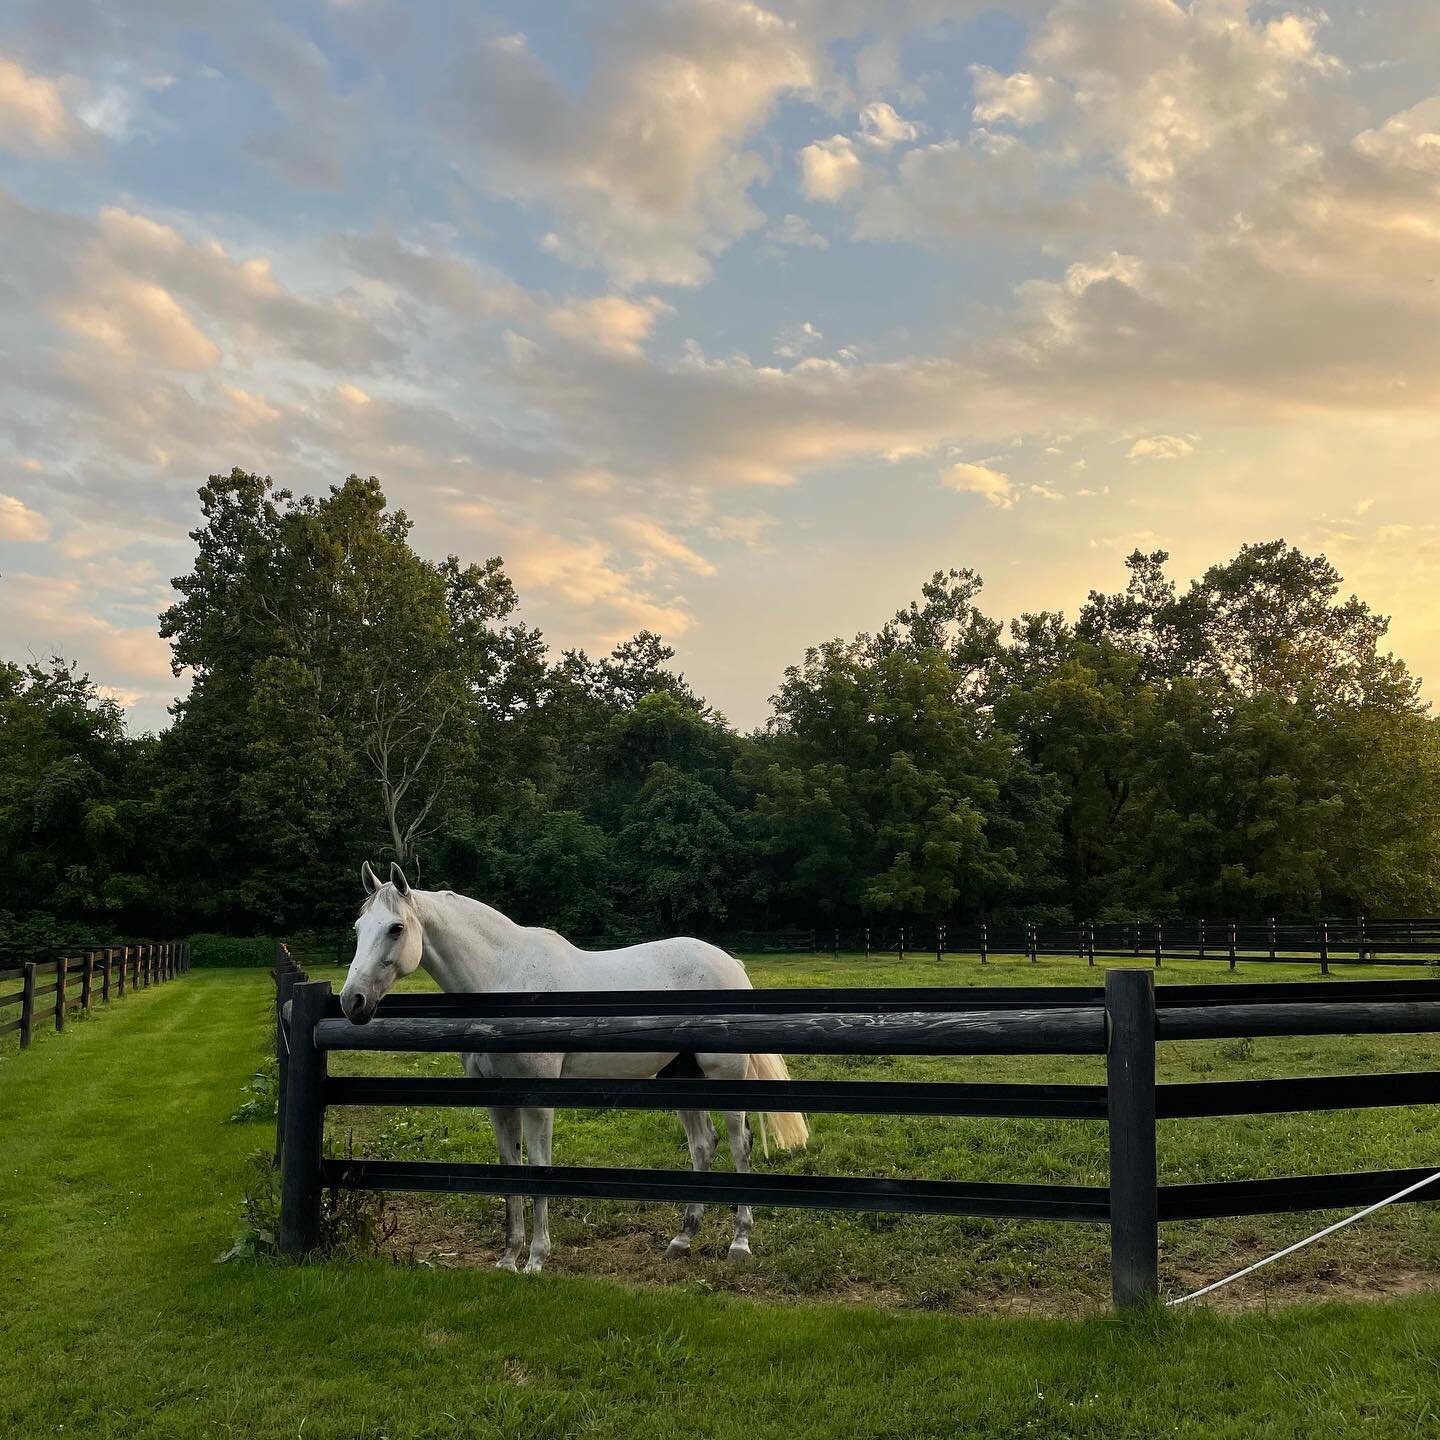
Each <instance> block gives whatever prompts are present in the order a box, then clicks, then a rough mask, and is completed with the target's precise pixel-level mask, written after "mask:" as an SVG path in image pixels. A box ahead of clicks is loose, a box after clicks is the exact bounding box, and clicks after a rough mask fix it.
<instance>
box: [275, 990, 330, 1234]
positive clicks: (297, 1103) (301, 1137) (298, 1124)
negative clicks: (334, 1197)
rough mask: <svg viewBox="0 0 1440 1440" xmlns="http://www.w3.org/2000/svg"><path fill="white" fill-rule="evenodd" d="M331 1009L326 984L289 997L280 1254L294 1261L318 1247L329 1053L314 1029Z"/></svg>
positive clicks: (281, 1172) (294, 993)
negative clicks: (317, 1041)
mask: <svg viewBox="0 0 1440 1440" xmlns="http://www.w3.org/2000/svg"><path fill="white" fill-rule="evenodd" d="M329 1005H330V982H329V981H328V980H308V981H305V982H304V983H302V984H297V985H296V986H295V987H294V989H293V990H292V991H291V993H290V1077H289V1084H288V1092H287V1094H286V1096H285V1149H284V1153H283V1155H282V1157H281V1170H280V1249H281V1251H282V1252H283V1253H284V1254H286V1255H289V1256H291V1257H294V1258H298V1257H299V1256H301V1255H304V1254H306V1253H307V1252H309V1251H311V1250H313V1249H315V1247H316V1246H317V1245H318V1244H319V1243H320V1194H321V1187H320V1165H321V1161H322V1159H323V1156H324V1136H325V1104H324V1101H323V1099H322V1098H321V1093H322V1090H321V1087H322V1086H323V1085H324V1083H325V1052H324V1051H323V1050H321V1049H319V1048H318V1047H317V1046H316V1044H315V1025H316V1022H317V1021H319V1020H320V1018H321V1017H322V1016H323V1015H324V1014H325V1011H326V1010H327V1009H328V1008H329Z"/></svg>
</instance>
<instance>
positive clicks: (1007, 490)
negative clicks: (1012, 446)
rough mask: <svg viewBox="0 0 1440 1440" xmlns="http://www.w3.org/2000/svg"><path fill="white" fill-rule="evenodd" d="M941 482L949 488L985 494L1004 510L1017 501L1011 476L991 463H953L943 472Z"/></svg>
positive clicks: (990, 500) (991, 501)
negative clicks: (996, 468)
mask: <svg viewBox="0 0 1440 1440" xmlns="http://www.w3.org/2000/svg"><path fill="white" fill-rule="evenodd" d="M940 483H941V484H942V485H944V486H945V487H946V489H948V490H959V491H962V492H965V493H968V494H972V495H981V496H984V498H985V499H986V500H988V501H989V502H990V503H991V504H992V505H997V506H999V507H1000V509H1002V510H1008V509H1009V508H1010V507H1011V506H1012V505H1014V503H1015V490H1014V486H1013V485H1012V484H1011V482H1010V477H1009V476H1008V475H1006V474H1005V473H1004V472H1003V471H1001V470H995V469H992V468H991V467H990V466H989V465H975V464H970V463H964V462H962V463H961V464H958V465H951V466H950V467H949V469H947V470H946V471H944V472H943V473H942V474H941V476H940Z"/></svg>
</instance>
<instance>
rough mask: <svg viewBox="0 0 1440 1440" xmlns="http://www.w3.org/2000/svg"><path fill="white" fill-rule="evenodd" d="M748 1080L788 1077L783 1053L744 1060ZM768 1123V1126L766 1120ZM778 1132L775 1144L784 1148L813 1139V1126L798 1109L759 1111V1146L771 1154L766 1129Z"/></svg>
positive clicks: (801, 1144) (797, 1145)
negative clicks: (811, 1131)
mask: <svg viewBox="0 0 1440 1440" xmlns="http://www.w3.org/2000/svg"><path fill="white" fill-rule="evenodd" d="M745 1078H746V1079H747V1080H788V1079H789V1078H790V1071H789V1070H788V1069H786V1067H785V1057H784V1056H783V1055H751V1056H749V1057H747V1059H746V1061H745ZM767 1121H768V1122H769V1123H768V1125H767V1123H766V1122H767ZM769 1130H773V1131H774V1132H775V1143H776V1144H777V1145H778V1146H779V1147H780V1148H781V1149H782V1150H798V1149H801V1148H803V1147H804V1145H805V1142H806V1141H807V1140H809V1138H810V1127H809V1126H808V1125H807V1124H806V1123H805V1117H804V1116H803V1115H801V1114H799V1113H797V1112H795V1111H780V1112H779V1113H778V1114H777V1113H774V1112H769V1113H767V1112H765V1111H761V1113H760V1148H761V1149H762V1150H763V1151H764V1152H765V1154H766V1156H767V1157H768V1156H769V1154H770V1138H769V1135H768V1134H767V1131H769Z"/></svg>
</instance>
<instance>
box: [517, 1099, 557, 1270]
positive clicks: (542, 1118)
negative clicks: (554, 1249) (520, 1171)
mask: <svg viewBox="0 0 1440 1440" xmlns="http://www.w3.org/2000/svg"><path fill="white" fill-rule="evenodd" d="M520 1124H521V1128H522V1129H523V1130H524V1132H525V1159H526V1162H527V1163H528V1164H530V1165H548V1164H549V1163H550V1142H551V1140H552V1138H553V1137H554V1133H555V1112H554V1111H553V1110H522V1111H521V1112H520ZM532 1204H533V1206H534V1210H535V1213H534V1215H533V1216H532V1217H531V1220H530V1258H529V1259H528V1260H527V1261H526V1262H525V1273H526V1274H527V1275H534V1274H536V1273H538V1271H539V1270H540V1269H541V1268H542V1267H543V1266H544V1264H545V1261H546V1259H547V1258H548V1257H549V1254H550V1201H549V1200H548V1199H546V1197H545V1196H543V1195H536V1196H534V1197H533V1201H532Z"/></svg>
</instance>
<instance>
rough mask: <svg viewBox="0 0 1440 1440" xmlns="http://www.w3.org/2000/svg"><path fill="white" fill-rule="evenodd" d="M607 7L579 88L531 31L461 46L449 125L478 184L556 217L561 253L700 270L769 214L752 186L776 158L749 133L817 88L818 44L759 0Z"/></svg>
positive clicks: (666, 272)
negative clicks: (768, 157) (587, 81)
mask: <svg viewBox="0 0 1440 1440" xmlns="http://www.w3.org/2000/svg"><path fill="white" fill-rule="evenodd" d="M604 15H605V19H604V23H603V24H602V25H600V26H599V27H598V28H597V29H596V31H595V33H594V35H593V44H594V55H593V59H592V64H591V67H590V69H591V72H592V73H593V74H594V75H595V76H597V77H600V78H599V79H598V80H597V82H596V83H595V84H593V85H592V86H591V87H590V88H589V89H588V90H586V91H584V92H583V93H578V94H577V93H576V92H574V91H572V90H571V89H570V88H569V87H567V86H566V85H565V84H564V83H563V82H562V81H561V79H560V78H559V77H558V76H557V75H556V74H555V73H554V72H552V71H551V70H550V69H548V68H547V67H546V66H545V65H544V64H543V63H542V62H541V60H540V59H539V57H538V56H537V55H536V54H535V53H534V51H532V50H531V48H530V44H529V41H528V40H527V39H526V37H525V36H524V35H520V34H512V35H506V36H500V37H497V38H492V39H490V40H488V41H486V42H484V43H482V44H480V45H479V46H477V47H475V48H474V49H473V50H471V51H470V52H469V53H468V54H465V55H463V56H462V57H460V58H459V59H458V60H457V61H456V62H455V64H454V66H453V67H452V71H451V75H450V79H449V83H448V85H447V86H446V87H445V93H444V96H443V99H442V101H441V103H440V106H439V119H440V124H441V127H442V130H443V133H444V134H445V135H446V137H447V138H448V140H449V142H450V144H451V146H452V147H453V149H454V152H455V155H456V158H457V161H458V163H459V164H460V165H461V166H462V167H463V168H464V169H465V171H466V173H467V174H468V175H469V176H470V178H471V180H472V181H473V182H474V183H476V184H478V185H480V186H481V187H483V188H484V189H486V190H490V191H493V192H498V193H500V194H503V195H506V196H508V197H510V198H512V199H515V200H518V201H520V202H522V203H526V204H539V205H543V206H545V207H546V208H547V209H548V210H549V211H550V212H551V213H552V214H553V215H554V217H555V219H556V222H557V223H556V228H555V229H554V230H553V231H552V232H551V233H550V235H549V236H547V243H548V248H549V249H550V251H551V252H552V253H553V254H555V255H557V256H560V257H562V258H565V259H569V260H571V261H573V262H576V263H592V264H600V265H603V266H605V267H606V268H607V269H608V270H609V271H610V272H611V274H612V275H614V276H615V278H616V279H617V280H619V281H620V283H621V284H624V285H634V284H643V283H647V282H648V283H657V284H670V285H694V284H699V283H701V282H702V281H704V280H705V279H707V278H708V276H709V273H710V257H711V256H712V255H714V254H716V253H717V252H719V251H721V250H723V249H725V248H726V247H727V246H729V245H730V244H731V243H733V241H734V240H735V239H736V238H737V237H738V236H740V235H742V234H744V233H745V232H746V231H748V230H752V229H755V228H757V227H758V226H759V225H760V224H761V223H762V221H763V218H764V217H763V215H762V214H761V212H760V211H759V210H758V209H757V208H756V206H755V205H754V203H753V202H752V201H751V199H750V197H749V193H748V192H749V190H750V188H751V186H752V185H754V184H755V183H756V182H757V181H759V180H760V179H762V178H763V177H764V175H765V174H766V170H767V167H766V165H765V162H764V160H763V159H762V158H761V156H760V155H759V154H758V153H756V152H753V151H750V150H747V149H745V148H744V145H745V141H746V140H747V138H748V137H749V136H750V135H751V134H752V133H753V132H754V131H755V130H756V129H757V128H758V127H759V126H760V125H761V123H762V122H763V121H764V120H765V119H766V118H767V117H768V116H769V114H770V112H771V111H772V109H773V108H774V106H775V105H776V103H777V102H778V100H779V99H780V97H781V96H782V95H784V94H786V93H788V92H804V91H807V90H809V89H810V87H811V86H812V85H813V83H814V81H815V78H816V74H817V70H818V64H819V61H818V57H817V55H816V53H815V51H814V49H813V47H812V46H811V45H810V44H809V43H808V42H807V40H806V37H805V36H804V35H803V34H802V32H801V31H800V30H799V29H798V28H797V27H796V26H794V25H793V24H790V23H788V22H786V21H784V20H782V19H781V18H779V17H778V16H776V15H774V14H772V13H770V12H769V11H767V10H764V9H761V8H760V7H759V6H758V5H755V4H748V3H724V4H722V3H718V0H716V3H700V4H666V3H661V0H630V3H625V4H620V5H617V6H614V7H607V8H606V10H605V12H604Z"/></svg>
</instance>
